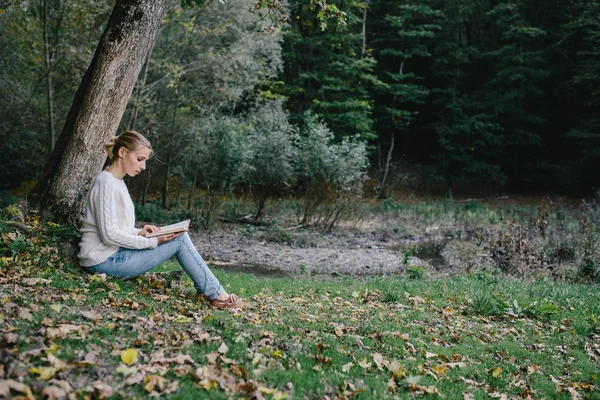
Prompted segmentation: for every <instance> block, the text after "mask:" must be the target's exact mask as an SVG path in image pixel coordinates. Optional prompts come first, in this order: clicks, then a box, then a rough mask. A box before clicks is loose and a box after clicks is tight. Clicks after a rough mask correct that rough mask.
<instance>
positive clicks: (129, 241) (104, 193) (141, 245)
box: [94, 182, 158, 249]
mask: <svg viewBox="0 0 600 400" xmlns="http://www.w3.org/2000/svg"><path fill="white" fill-rule="evenodd" d="M100 185H101V186H100V187H99V188H98V192H97V193H96V195H97V198H95V199H94V200H96V201H97V202H98V203H97V204H96V207H95V211H96V223H97V225H98V231H99V233H100V238H101V239H102V242H104V243H105V244H107V245H109V246H118V247H125V248H128V249H148V248H154V247H156V246H157V245H158V241H157V239H156V238H146V237H143V236H138V235H137V234H133V232H132V229H128V230H124V229H122V228H121V227H119V225H118V223H117V222H118V221H117V219H118V217H117V212H116V210H117V199H118V197H119V191H118V190H117V188H116V187H114V186H113V185H111V184H108V183H105V182H100ZM138 231H139V230H138Z"/></svg>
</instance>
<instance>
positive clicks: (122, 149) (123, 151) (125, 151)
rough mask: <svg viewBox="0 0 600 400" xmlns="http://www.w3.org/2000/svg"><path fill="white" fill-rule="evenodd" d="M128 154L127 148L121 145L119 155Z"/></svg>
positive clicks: (123, 156)
mask: <svg viewBox="0 0 600 400" xmlns="http://www.w3.org/2000/svg"><path fill="white" fill-rule="evenodd" d="M126 154H127V149H126V148H125V147H119V157H121V158H125V155H126Z"/></svg>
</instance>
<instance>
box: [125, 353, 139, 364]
mask: <svg viewBox="0 0 600 400" xmlns="http://www.w3.org/2000/svg"><path fill="white" fill-rule="evenodd" d="M137 356H138V352H137V350H136V349H127V350H123V351H122V352H121V361H123V362H124V363H125V364H127V365H131V364H133V363H134V362H135V361H136V360H137Z"/></svg>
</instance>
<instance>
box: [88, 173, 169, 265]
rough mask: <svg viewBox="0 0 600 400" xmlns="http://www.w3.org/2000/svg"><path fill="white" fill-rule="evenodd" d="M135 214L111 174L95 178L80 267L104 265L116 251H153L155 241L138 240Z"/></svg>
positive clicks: (122, 186) (125, 192) (121, 184)
mask: <svg viewBox="0 0 600 400" xmlns="http://www.w3.org/2000/svg"><path fill="white" fill-rule="evenodd" d="M139 231H140V229H136V228H135V211H134V207H133V202H132V201H131V197H130V196H129V191H128V190H127V186H126V185H125V182H123V180H121V179H117V178H115V177H114V176H113V175H112V174H111V173H110V172H108V171H103V172H101V173H100V175H98V177H97V178H96V181H95V182H94V185H93V186H92V189H91V190H90V194H89V197H88V201H87V205H86V210H85V216H84V219H83V224H82V227H81V233H82V238H81V242H80V243H79V250H80V251H79V263H80V264H81V266H83V267H92V266H94V265H97V264H100V263H102V262H104V261H106V260H107V259H108V258H109V257H110V256H111V255H113V254H115V253H116V252H117V251H118V250H119V248H121V247H123V248H127V249H139V250H141V249H152V248H155V247H156V246H157V245H158V240H157V239H156V238H155V237H154V238H146V237H143V236H139V235H138V233H139Z"/></svg>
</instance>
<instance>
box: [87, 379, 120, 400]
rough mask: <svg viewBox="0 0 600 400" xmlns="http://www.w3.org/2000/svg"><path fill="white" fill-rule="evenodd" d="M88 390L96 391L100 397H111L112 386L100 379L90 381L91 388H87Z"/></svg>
mask: <svg viewBox="0 0 600 400" xmlns="http://www.w3.org/2000/svg"><path fill="white" fill-rule="evenodd" d="M89 391H90V392H94V391H96V392H98V396H99V398H101V399H105V398H108V397H112V395H113V393H114V390H113V388H112V387H111V386H110V385H108V384H106V383H104V382H102V381H95V382H92V385H91V390H89Z"/></svg>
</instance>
